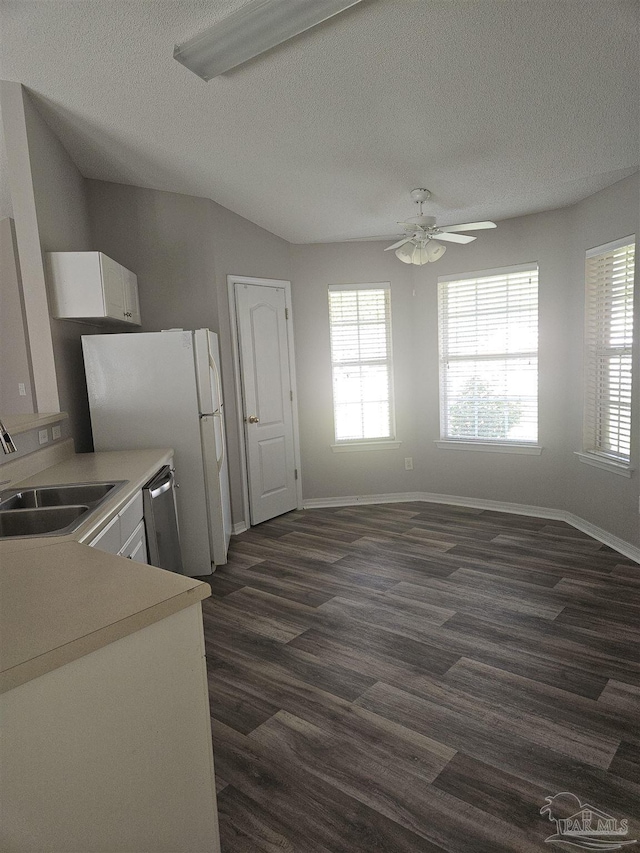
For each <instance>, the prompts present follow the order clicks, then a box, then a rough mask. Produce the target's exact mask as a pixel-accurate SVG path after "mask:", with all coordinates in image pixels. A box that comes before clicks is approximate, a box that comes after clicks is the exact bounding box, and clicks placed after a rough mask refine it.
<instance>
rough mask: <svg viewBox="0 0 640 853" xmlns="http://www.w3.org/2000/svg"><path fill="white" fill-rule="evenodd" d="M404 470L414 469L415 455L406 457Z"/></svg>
mask: <svg viewBox="0 0 640 853" xmlns="http://www.w3.org/2000/svg"><path fill="white" fill-rule="evenodd" d="M404 470H405V471H413V456H405V457H404Z"/></svg>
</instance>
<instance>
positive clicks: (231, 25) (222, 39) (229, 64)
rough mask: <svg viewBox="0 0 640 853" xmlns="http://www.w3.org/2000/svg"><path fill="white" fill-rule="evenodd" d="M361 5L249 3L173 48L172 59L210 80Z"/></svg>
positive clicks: (300, 0) (349, 1)
mask: <svg viewBox="0 0 640 853" xmlns="http://www.w3.org/2000/svg"><path fill="white" fill-rule="evenodd" d="M360 2H362V0H251V2H249V3H246V4H245V5H244V6H242V7H241V8H240V9H238V10H237V11H235V12H233V14H231V15H229V17H228V18H224V20H222V21H219V22H218V23H217V24H214V25H213V26H212V27H209V28H208V29H206V30H205V31H204V32H202V33H200V35H198V36H195V37H194V38H192V39H190V40H189V41H186V42H184V43H183V44H178V45H176V46H175V48H174V51H173V58H174V59H177V60H178V62H181V63H182V64H183V65H184V66H185V67H186V68H188V69H189V70H190V71H193V73H194V74H197V75H198V77H202V79H203V80H211V78H212V77H217V75H218V74H224V72H225V71H229V70H231V69H232V68H235V67H236V66H237V65H241V64H242V63H243V62H247V60H249V59H253V58H254V57H255V56H259V54H261V53H264V51H265V50H270V49H271V48H272V47H275V46H276V45H278V44H282V42H284V41H287V39H290V38H293V36H297V35H299V33H303V32H304V31H305V30H308V29H311V27H315V26H316V24H319V23H321V22H322V21H326V20H327V19H328V18H331V17H332V16H333V15H337V14H338V13H339V12H344V10H345V9H348V8H349V7H350V6H355V5H356V4H357V3H360Z"/></svg>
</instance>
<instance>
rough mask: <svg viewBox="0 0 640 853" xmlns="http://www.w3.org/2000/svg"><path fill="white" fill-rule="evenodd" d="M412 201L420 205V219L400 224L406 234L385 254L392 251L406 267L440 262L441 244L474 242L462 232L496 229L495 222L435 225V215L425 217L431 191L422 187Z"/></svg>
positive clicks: (412, 219)
mask: <svg viewBox="0 0 640 853" xmlns="http://www.w3.org/2000/svg"><path fill="white" fill-rule="evenodd" d="M411 198H412V199H413V200H414V201H415V203H416V204H417V205H418V210H419V213H418V216H412V217H411V218H410V219H409V220H407V221H406V222H398V225H401V226H402V227H403V228H404V229H405V232H406V233H405V235H404V236H403V238H402V239H401V240H398V242H397V243H393V244H392V245H391V246H387V248H386V249H385V250H384V251H385V252H390V251H391V250H392V249H395V251H396V257H397V258H398V259H399V260H401V261H402V262H403V263H405V264H416V265H417V266H421V265H422V264H428V263H429V261H437V260H438V258H441V257H442V256H443V255H444V253H445V252H446V250H447V247H446V246H443V245H442V242H440V241H443V240H444V241H446V242H448V243H471V242H472V241H473V240H475V239H476V238H475V237H471V236H469V235H468V234H459V233H458V232H459V231H480V230H482V229H484V228H495V227H496V223H495V222H489V221H484V222H465V223H464V224H462V225H441V226H438V225H436V218H435V216H425V215H424V214H423V212H422V205H423V204H424V203H425V201H427V200H428V199H430V198H431V193H430V192H429V190H426V189H424V187H419V188H417V189H415V190H411Z"/></svg>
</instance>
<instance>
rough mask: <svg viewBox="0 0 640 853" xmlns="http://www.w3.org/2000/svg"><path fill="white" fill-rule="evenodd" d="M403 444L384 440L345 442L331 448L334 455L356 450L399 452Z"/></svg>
mask: <svg viewBox="0 0 640 853" xmlns="http://www.w3.org/2000/svg"><path fill="white" fill-rule="evenodd" d="M401 444H402V442H401V441H392V440H390V439H389V440H385V439H383V440H381V441H344V442H342V443H340V444H332V445H330V446H331V450H332V451H333V453H349V452H350V451H356V450H397V449H398V448H399V447H400V445H401Z"/></svg>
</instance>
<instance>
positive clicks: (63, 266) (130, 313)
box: [47, 252, 141, 326]
mask: <svg viewBox="0 0 640 853" xmlns="http://www.w3.org/2000/svg"><path fill="white" fill-rule="evenodd" d="M47 261H48V271H49V281H50V285H51V308H52V313H53V316H54V317H57V318H58V319H60V320H86V321H87V322H92V323H100V322H119V323H127V324H131V325H133V326H139V325H140V322H141V321H140V304H139V302H138V278H137V276H136V275H135V273H132V272H131V270H128V269H126V268H125V267H123V266H122V264H119V263H117V262H116V261H114V260H112V259H111V258H108V257H107V256H106V255H103V254H102V252H48V253H47Z"/></svg>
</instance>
